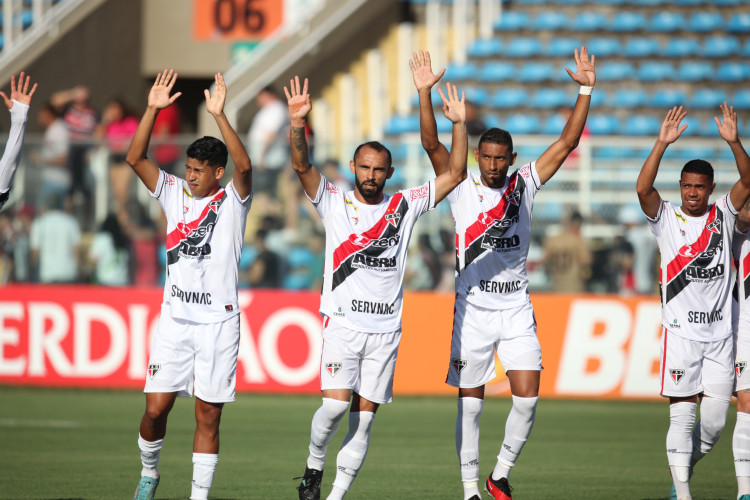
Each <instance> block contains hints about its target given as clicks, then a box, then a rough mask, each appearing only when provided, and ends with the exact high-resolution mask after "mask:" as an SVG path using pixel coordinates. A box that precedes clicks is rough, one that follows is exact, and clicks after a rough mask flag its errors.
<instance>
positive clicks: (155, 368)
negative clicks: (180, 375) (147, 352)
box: [148, 363, 161, 380]
mask: <svg viewBox="0 0 750 500" xmlns="http://www.w3.org/2000/svg"><path fill="white" fill-rule="evenodd" d="M159 370H161V365H160V364H158V363H150V364H149V365H148V378H150V379H151V380H154V377H155V376H156V374H157V373H159Z"/></svg>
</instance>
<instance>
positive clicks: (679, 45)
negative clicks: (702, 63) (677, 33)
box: [661, 37, 701, 57]
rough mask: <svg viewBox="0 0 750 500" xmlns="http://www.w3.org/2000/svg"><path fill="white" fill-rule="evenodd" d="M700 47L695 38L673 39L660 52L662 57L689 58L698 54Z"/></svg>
mask: <svg viewBox="0 0 750 500" xmlns="http://www.w3.org/2000/svg"><path fill="white" fill-rule="evenodd" d="M700 50H701V45H700V43H698V40H697V39H695V38H683V37H673V38H670V39H669V40H667V45H666V46H665V47H664V49H663V50H662V51H661V55H662V56H664V57H690V56H695V55H696V54H699V53H700Z"/></svg>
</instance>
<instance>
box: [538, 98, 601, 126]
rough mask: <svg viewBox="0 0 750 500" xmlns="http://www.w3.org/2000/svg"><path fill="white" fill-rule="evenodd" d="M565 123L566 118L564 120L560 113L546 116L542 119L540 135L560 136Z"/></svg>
mask: <svg viewBox="0 0 750 500" xmlns="http://www.w3.org/2000/svg"><path fill="white" fill-rule="evenodd" d="M592 95H593V94H592ZM567 122H568V120H567V118H565V117H564V116H563V115H561V114H560V113H555V114H554V115H552V116H548V117H547V118H545V119H544V123H543V125H542V130H541V131H540V133H542V134H545V135H560V133H561V132H562V130H563V128H565V124H566V123H567Z"/></svg>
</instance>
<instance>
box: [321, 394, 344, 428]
mask: <svg viewBox="0 0 750 500" xmlns="http://www.w3.org/2000/svg"><path fill="white" fill-rule="evenodd" d="M348 409H349V402H348V401H339V400H337V399H330V398H323V405H322V406H321V410H322V412H323V415H324V416H325V417H326V419H328V420H330V421H332V422H338V421H340V420H341V419H342V418H343V417H344V415H346V410H348Z"/></svg>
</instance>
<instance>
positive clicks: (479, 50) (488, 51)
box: [466, 38, 503, 58]
mask: <svg viewBox="0 0 750 500" xmlns="http://www.w3.org/2000/svg"><path fill="white" fill-rule="evenodd" d="M502 52H503V44H502V42H501V41H500V40H499V39H497V38H490V39H484V38H477V39H476V40H474V42H473V43H472V44H471V45H470V46H469V48H468V50H467V51H466V53H467V55H468V56H469V57H477V58H484V57H493V56H498V55H500V54H502Z"/></svg>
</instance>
